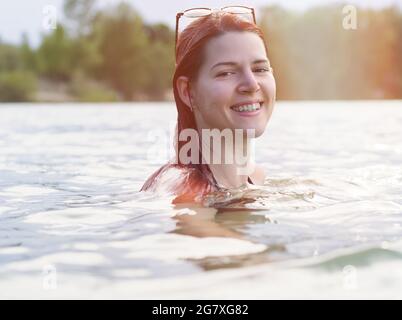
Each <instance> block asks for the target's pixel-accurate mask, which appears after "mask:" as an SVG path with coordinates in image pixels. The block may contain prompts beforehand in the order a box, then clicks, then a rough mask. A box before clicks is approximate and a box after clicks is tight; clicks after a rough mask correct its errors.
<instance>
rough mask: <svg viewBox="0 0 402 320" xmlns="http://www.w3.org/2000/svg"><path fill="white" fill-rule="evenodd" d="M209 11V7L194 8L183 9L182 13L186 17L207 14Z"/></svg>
mask: <svg viewBox="0 0 402 320" xmlns="http://www.w3.org/2000/svg"><path fill="white" fill-rule="evenodd" d="M210 13H211V9H206V8H205V9H204V8H196V9H189V10H186V11H184V13H183V15H184V16H185V17H187V18H198V17H203V16H207V15H209V14H210Z"/></svg>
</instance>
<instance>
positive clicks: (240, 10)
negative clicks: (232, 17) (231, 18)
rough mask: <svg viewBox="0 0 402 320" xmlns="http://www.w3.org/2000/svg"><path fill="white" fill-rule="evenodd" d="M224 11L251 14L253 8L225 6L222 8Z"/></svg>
mask: <svg viewBox="0 0 402 320" xmlns="http://www.w3.org/2000/svg"><path fill="white" fill-rule="evenodd" d="M222 10H223V11H226V12H229V13H235V14H243V13H244V14H250V13H251V12H252V10H251V9H249V8H245V7H237V6H232V7H225V8H223V9H222Z"/></svg>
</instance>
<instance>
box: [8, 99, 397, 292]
mask: <svg viewBox="0 0 402 320" xmlns="http://www.w3.org/2000/svg"><path fill="white" fill-rule="evenodd" d="M175 117H176V113H175V108H174V105H173V104H171V103H136V104H112V105H82V104H77V105H67V104H60V105H30V104H26V105H24V104H19V105H7V104H2V105H1V104H0V298H129V299H139V298H141V299H148V298H152V299H158V298H168V299H175V298H177V299H182V298H186V299H187V298H189V299H215V298H220V299H234V298H238V299H249V298H256V299H269V298H398V299H401V298H402V102H401V101H392V102H382V101H372V102H364V101H363V102H350V101H343V102H295V103H290V102H281V103H277V105H276V108H275V110H274V113H273V116H272V118H271V121H270V123H269V125H268V128H267V131H266V133H265V134H264V136H263V137H261V138H259V139H258V140H257V143H256V145H257V149H256V150H257V151H256V159H257V162H258V163H260V164H262V165H263V167H264V168H265V171H266V173H267V180H266V182H265V186H264V187H262V188H260V189H259V190H255V189H253V190H248V191H247V190H246V191H243V193H241V197H242V198H244V197H245V196H249V197H254V198H255V199H256V200H257V201H255V203H254V204H253V205H251V206H250V207H247V208H243V209H241V208H240V209H239V208H237V209H236V208H235V207H236V206H232V208H226V209H222V208H221V209H218V210H217V209H215V208H211V207H198V208H196V207H185V206H184V207H175V208H173V207H172V205H171V204H170V201H171V198H170V197H167V196H163V195H153V194H148V193H139V192H138V190H139V189H140V187H141V186H142V184H143V182H144V181H145V179H146V178H147V177H148V176H149V175H150V174H151V173H153V172H154V171H155V170H156V169H157V168H158V167H159V166H160V165H161V164H163V163H164V162H165V160H166V159H167V158H168V157H169V143H170V142H169V139H170V138H169V128H171V127H172V125H174V123H175ZM237 195H238V193H236V192H234V193H233V195H232V197H233V198H236V196H237ZM215 201H219V198H217V199H215Z"/></svg>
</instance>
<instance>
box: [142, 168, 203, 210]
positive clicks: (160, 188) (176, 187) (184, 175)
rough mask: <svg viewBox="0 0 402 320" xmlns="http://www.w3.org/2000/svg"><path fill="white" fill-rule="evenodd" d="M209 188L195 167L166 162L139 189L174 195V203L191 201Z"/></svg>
mask: <svg viewBox="0 0 402 320" xmlns="http://www.w3.org/2000/svg"><path fill="white" fill-rule="evenodd" d="M210 189H211V188H210V186H209V183H208V180H207V179H205V177H204V176H203V174H202V172H201V171H200V170H198V168H197V167H194V166H186V165H180V164H174V163H167V164H165V165H163V166H162V167H161V168H159V169H158V170H157V171H156V172H155V173H153V174H152V175H151V176H150V177H149V178H148V179H147V181H146V182H145V183H144V185H143V186H142V188H141V191H153V192H158V193H167V194H172V195H176V196H177V197H176V199H175V200H174V203H178V202H193V201H195V199H196V197H197V196H199V195H202V194H204V193H205V192H207V191H210Z"/></svg>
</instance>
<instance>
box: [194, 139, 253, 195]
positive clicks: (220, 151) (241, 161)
mask: <svg viewBox="0 0 402 320" xmlns="http://www.w3.org/2000/svg"><path fill="white" fill-rule="evenodd" d="M201 137H202V135H201ZM232 141H233V142H232ZM227 142H228V143H227ZM201 147H202V157H203V160H204V161H205V162H206V163H207V164H208V165H209V168H210V169H211V172H212V174H213V176H214V178H215V180H216V182H217V183H218V185H219V186H222V187H226V188H238V187H240V186H242V185H244V184H247V183H248V182H249V180H248V178H249V176H251V175H252V174H253V172H254V169H255V163H254V160H253V159H254V157H253V155H254V154H253V152H254V143H253V140H252V139H251V138H250V136H247V135H243V134H238V135H236V134H233V139H232V140H230V139H228V140H227V139H225V138H223V139H221V143H216V141H215V140H213V139H212V143H209V144H208V143H206V142H205V141H204V140H203V139H201ZM205 150H209V154H208V152H205ZM208 159H209V161H208Z"/></svg>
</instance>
